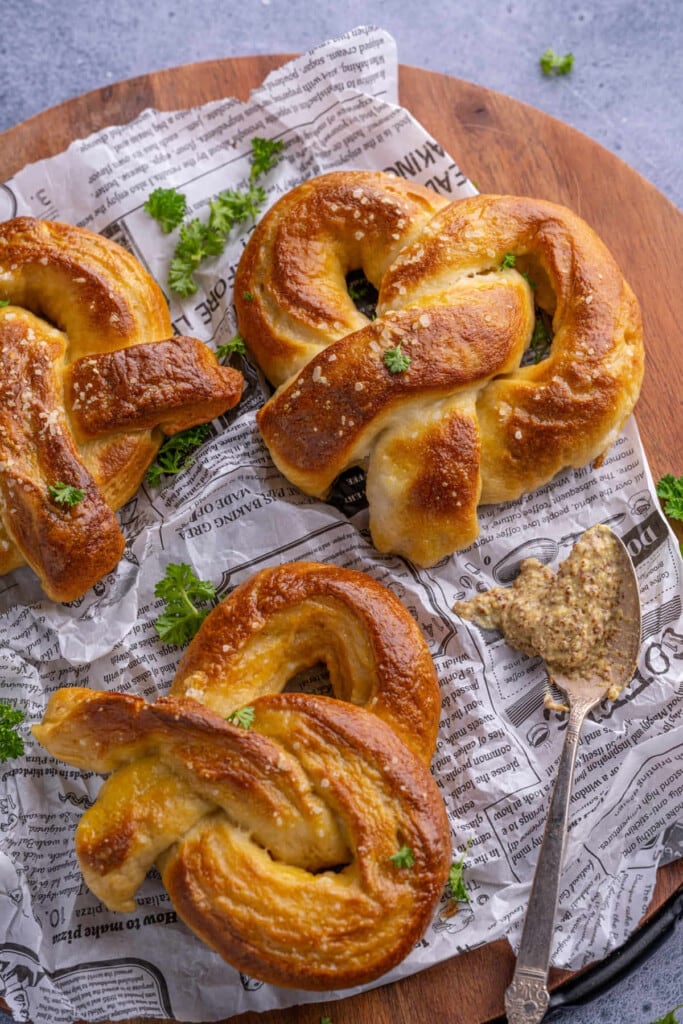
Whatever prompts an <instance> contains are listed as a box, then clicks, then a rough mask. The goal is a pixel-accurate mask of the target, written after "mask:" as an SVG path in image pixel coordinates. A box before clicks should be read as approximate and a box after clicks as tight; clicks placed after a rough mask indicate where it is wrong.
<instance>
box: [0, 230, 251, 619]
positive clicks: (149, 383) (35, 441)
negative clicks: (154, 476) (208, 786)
mask: <svg viewBox="0 0 683 1024" xmlns="http://www.w3.org/2000/svg"><path fill="white" fill-rule="evenodd" d="M0 298H1V299H4V300H5V301H7V300H9V302H10V303H11V305H6V306H3V307H2V308H0V574H3V573H6V572H9V571H10V570H12V569H14V568H17V567H18V566H20V565H22V564H25V563H28V564H29V565H30V566H31V568H32V569H33V570H34V571H35V572H36V573H37V574H38V576H39V577H40V580H41V583H42V586H43V589H44V590H45V593H46V594H47V595H48V597H51V598H52V599H53V600H56V601H71V600H74V599H75V598H77V597H80V596H81V595H82V594H83V593H84V592H85V591H86V590H87V589H88V588H89V587H90V586H92V585H93V583H95V582H97V580H99V579H101V578H102V577H103V576H104V575H106V573H107V572H109V571H110V570H111V569H112V568H114V566H115V565H116V563H117V562H118V561H119V559H120V557H121V554H122V552H123V547H124V539H123V535H122V534H121V531H120V529H119V526H118V522H117V519H116V516H115V515H114V510H116V509H118V508H120V507H121V505H123V504H124V503H125V502H126V501H128V499H129V498H130V497H131V496H132V495H133V494H134V493H135V491H136V490H137V488H138V487H139V485H140V483H141V481H142V478H143V476H144V474H145V472H146V470H147V467H148V466H149V464H150V463H151V462H152V460H153V459H154V456H155V455H156V452H157V450H158V448H159V445H160V443H161V440H162V431H164V432H165V433H168V434H172V433H176V432H177V431H178V430H183V429H185V428H186V427H188V426H192V425H194V424H197V423H203V422H206V421H207V420H209V419H212V418H214V417H215V416H217V415H218V414H219V413H221V412H224V411H225V410H226V409H228V408H230V407H231V406H233V405H235V404H236V402H237V401H239V398H240V395H241V391H242V377H241V375H240V374H239V373H237V371H235V370H233V369H231V368H228V367H221V366H219V365H218V364H217V362H216V359H215V356H214V355H213V354H212V353H211V352H210V351H209V349H207V348H206V346H205V345H204V344H203V343H202V342H200V341H197V340H196V339H194V338H182V337H179V338H172V333H173V330H172V325H171V322H170V318H169V313H168V308H167V306H166V302H165V300H164V297H163V294H162V293H161V290H160V289H159V288H158V286H157V285H156V284H155V282H154V281H153V280H152V278H151V277H150V276H149V275H148V274H147V272H146V271H145V270H144V269H143V268H142V267H141V266H140V264H139V263H138V262H137V260H135V259H134V258H133V257H132V256H131V255H130V254H129V253H128V252H126V251H125V250H124V249H122V248H120V247H119V246H118V245H115V244H114V243H113V242H110V241H108V240H107V239H105V238H102V237H101V236H99V235H95V234H93V233H91V232H89V231H85V230H82V229H80V228H75V227H71V226H70V225H67V224H59V223H51V222H45V221H38V220H34V219H32V218H29V217H20V218H17V219H15V220H11V221H7V222H5V223H4V224H0ZM55 325H56V326H55ZM58 482H62V483H66V484H69V485H71V486H73V487H76V488H78V489H81V490H83V491H84V492H85V498H84V499H83V500H82V501H81V502H79V503H78V504H77V505H76V506H74V507H73V508H72V507H65V506H63V505H59V503H57V502H56V501H55V500H54V498H52V497H51V495H50V492H49V487H50V486H51V485H53V484H55V483H58Z"/></svg>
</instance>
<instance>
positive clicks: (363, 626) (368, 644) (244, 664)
mask: <svg viewBox="0 0 683 1024" xmlns="http://www.w3.org/2000/svg"><path fill="white" fill-rule="evenodd" d="M318 662H323V663H324V664H325V665H326V666H327V669H328V672H329V675H330V681H331V684H332V688H333V690H334V694H335V696H336V697H338V698H340V699H342V700H346V701H350V702H351V703H353V704H360V705H363V706H364V707H366V708H367V709H368V710H369V711H373V712H374V713H375V714H376V715H379V716H380V718H383V719H384V720H385V721H386V722H388V724H389V725H390V726H391V727H392V728H393V730H394V732H396V733H397V735H398V736H400V737H401V739H402V740H403V742H404V743H405V744H406V745H407V746H409V747H410V748H411V749H412V750H413V752H414V753H415V754H416V755H417V756H418V757H419V758H420V759H421V760H422V761H423V762H424V763H425V764H429V762H430V761H431V759H432V756H433V754H434V748H435V744H436V735H437V732H438V728H439V714H440V710H441V699H440V694H439V685H438V682H437V678H436V672H435V670H434V663H433V661H432V658H431V655H430V653H429V649H428V647H427V644H426V642H425V640H424V637H423V636H422V633H421V632H420V630H419V628H418V626H417V624H416V623H415V621H414V619H413V618H412V616H411V615H410V614H409V612H408V611H407V609H406V608H405V607H404V606H403V605H402V604H401V602H400V601H399V600H398V598H396V597H394V595H393V594H392V593H391V591H390V590H389V589H388V588H387V587H385V586H383V585H382V584H381V583H378V582H377V581H376V580H373V579H372V578H371V577H370V576H367V575H365V573H361V572H355V571H353V570H351V569H344V568H341V567H339V566H335V565H323V564H321V563H318V562H293V563H289V564H286V565H281V566H276V567H274V568H268V569H262V570H261V571H260V572H258V573H256V574H255V575H254V576H252V577H251V578H250V579H248V580H245V582H244V583H241V584H240V585H239V586H237V587H236V588H235V589H234V590H233V591H232V592H231V593H230V594H229V595H228V596H227V597H226V598H224V600H223V601H221V603H220V604H219V605H217V606H216V608H214V609H213V611H212V612H211V614H210V615H209V616H208V618H207V619H206V620H205V621H204V623H203V624H202V627H201V629H200V630H199V632H198V633H197V635H196V636H195V638H194V639H193V641H192V642H191V644H190V646H189V647H188V649H187V651H186V652H185V654H184V655H183V658H182V659H181V662H180V665H179V666H178V671H177V672H176V675H175V678H174V680H173V685H172V687H171V690H170V693H171V696H173V697H178V698H180V697H190V698H193V699H195V700H198V701H200V702H201V703H202V704H205V705H206V706H207V707H209V708H211V710H213V711H216V712H217V713H218V714H221V715H228V714H230V713H231V712H232V711H234V710H235V709H236V708H240V707H243V706H244V705H247V704H251V703H252V701H253V700H254V699H255V698H256V697H260V696H263V695H265V694H274V693H278V692H280V691H281V690H282V689H284V687H285V686H286V685H287V683H288V682H289V681H290V679H292V677H293V676H294V675H296V673H297V672H300V671H301V670H302V669H306V668H310V667H311V666H312V665H315V664H316V663H318Z"/></svg>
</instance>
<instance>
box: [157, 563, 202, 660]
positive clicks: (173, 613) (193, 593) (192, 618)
mask: <svg viewBox="0 0 683 1024" xmlns="http://www.w3.org/2000/svg"><path fill="white" fill-rule="evenodd" d="M154 596H155V597H162V598H163V599H164V601H165V602H166V611H165V612H163V613H162V614H161V615H159V617H158V618H157V620H156V622H155V623H154V628H155V629H156V631H157V633H158V634H159V636H160V637H161V639H162V640H165V641H166V642H167V643H169V644H177V645H178V646H182V645H183V644H186V643H187V642H188V640H191V639H192V637H193V636H194V635H195V633H196V632H197V630H198V629H199V627H200V626H201V624H202V622H203V621H204V619H205V618H206V616H207V615H208V614H209V612H210V610H211V609H210V608H199V607H198V605H200V604H203V603H204V602H206V601H211V600H212V599H213V598H214V597H215V596H216V588H215V587H214V585H213V583H210V582H209V581H208V580H200V579H198V578H197V577H196V576H195V574H194V572H193V571H192V567H191V566H189V565H187V563H185V562H183V563H182V564H180V565H176V564H175V563H173V562H171V563H169V565H167V566H166V575H165V576H164V577H163V579H160V580H159V582H158V583H157V585H156V586H155V588H154Z"/></svg>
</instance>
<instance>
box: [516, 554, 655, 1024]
mask: <svg viewBox="0 0 683 1024" xmlns="http://www.w3.org/2000/svg"><path fill="white" fill-rule="evenodd" d="M615 539H616V540H618V541H619V543H618V545H617V548H618V551H619V558H620V560H621V588H620V597H619V603H620V608H621V616H620V617H619V622H618V626H617V628H616V630H615V631H614V634H613V635H612V637H611V639H610V643H609V648H608V650H607V652H606V657H607V660H608V661H609V662H610V669H611V679H610V681H609V682H608V683H607V684H605V680H604V679H600V680H599V681H598V680H597V679H585V680H584V679H580V680H577V679H568V678H567V677H566V676H561V675H555V674H553V682H554V683H556V684H557V686H559V687H560V689H561V690H563V691H564V693H565V694H566V695H567V698H568V701H569V706H570V712H569V723H568V725H567V732H566V734H565V738H564V746H563V748H562V755H561V757H560V763H559V766H558V770H557V778H556V780H555V786H554V788H553V795H552V798H551V801H550V808H549V809H548V818H547V821H546V826H545V832H544V834H543V842H542V844H541V849H540V853H539V856H538V862H537V864H536V871H535V873H534V880H533V883H532V886H531V894H530V896H529V905H528V907H527V912H526V918H525V921H524V929H523V931H522V940H521V943H520V947H519V953H518V954H517V963H516V966H515V973H514V975H513V977H512V982H511V983H510V985H509V987H508V989H507V991H506V992H505V1010H506V1013H507V1019H508V1024H538V1022H539V1021H541V1020H542V1019H543V1017H544V1015H545V1012H546V1010H547V1008H548V1002H549V1000H550V995H549V993H548V984H547V981H548V964H549V961H550V950H551V945H552V938H553V930H554V926H555V915H556V911H557V900H558V895H559V891H560V874H561V871H562V861H563V859H564V847H565V839H566V834H567V820H568V817H569V803H570V799H571V792H572V780H573V778H574V766H575V764H576V755H577V751H578V746H579V735H580V733H581V727H582V725H583V722H584V719H585V717H586V715H587V714H588V712H589V711H591V710H592V708H594V707H595V706H596V705H597V704H599V703H600V702H601V701H602V700H604V698H605V697H606V696H607V695H608V693H609V691H610V689H611V688H612V687H615V688H616V689H617V690H621V689H622V688H623V687H624V686H627V685H628V684H629V683H630V682H631V680H632V678H633V673H634V671H635V666H636V661H637V659H638V650H639V647H640V632H641V623H640V595H639V592H638V580H637V578H636V574H635V571H634V568H633V564H632V562H631V559H630V558H629V555H628V552H627V550H626V548H625V546H624V544H623V543H622V541H620V540H619V538H616V537H615Z"/></svg>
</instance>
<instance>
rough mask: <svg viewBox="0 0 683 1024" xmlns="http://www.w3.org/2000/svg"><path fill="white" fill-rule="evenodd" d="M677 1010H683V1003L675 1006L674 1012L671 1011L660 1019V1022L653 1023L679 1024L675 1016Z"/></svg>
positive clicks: (654, 1022)
mask: <svg viewBox="0 0 683 1024" xmlns="http://www.w3.org/2000/svg"><path fill="white" fill-rule="evenodd" d="M676 1010H683V1003H679V1004H678V1006H674V1008H673V1010H669V1012H668V1013H667V1014H666V1015H665V1016H664V1017H660V1018H659V1020H655V1021H653V1022H652V1024H678V1021H677V1019H676V1017H675V1016H674V1015H675V1013H676Z"/></svg>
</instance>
